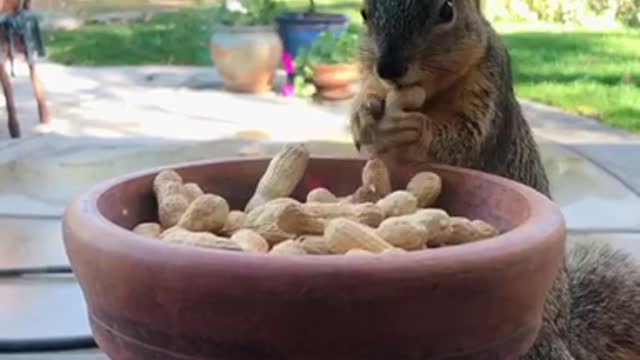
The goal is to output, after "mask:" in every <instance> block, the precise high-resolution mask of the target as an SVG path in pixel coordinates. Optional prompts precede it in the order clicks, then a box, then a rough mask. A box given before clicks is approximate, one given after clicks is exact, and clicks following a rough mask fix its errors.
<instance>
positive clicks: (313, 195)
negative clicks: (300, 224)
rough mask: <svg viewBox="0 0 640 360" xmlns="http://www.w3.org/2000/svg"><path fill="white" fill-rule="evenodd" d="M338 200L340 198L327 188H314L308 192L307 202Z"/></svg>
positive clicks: (331, 201) (329, 202)
mask: <svg viewBox="0 0 640 360" xmlns="http://www.w3.org/2000/svg"><path fill="white" fill-rule="evenodd" d="M338 201H340V200H339V199H338V198H337V197H336V196H335V195H334V194H333V193H332V192H331V191H329V190H327V189H325V188H318V189H313V190H311V191H310V192H309V193H308V194H307V203H324V204H333V203H337V202H338Z"/></svg>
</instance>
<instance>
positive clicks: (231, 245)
mask: <svg viewBox="0 0 640 360" xmlns="http://www.w3.org/2000/svg"><path fill="white" fill-rule="evenodd" d="M160 239H161V240H163V241H166V242H169V243H173V244H183V245H191V246H197V247H203V248H211V249H220V250H229V251H242V248H241V247H240V245H238V244H236V243H235V242H233V241H231V240H230V239H227V238H222V237H219V236H216V235H213V234H211V233H208V232H193V231H189V230H185V229H183V228H180V227H174V228H171V229H168V230H166V231H165V232H163V233H162V235H161V236H160Z"/></svg>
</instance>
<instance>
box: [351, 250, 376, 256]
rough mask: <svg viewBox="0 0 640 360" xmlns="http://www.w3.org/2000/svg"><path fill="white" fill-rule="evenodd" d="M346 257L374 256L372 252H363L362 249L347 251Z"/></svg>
mask: <svg viewBox="0 0 640 360" xmlns="http://www.w3.org/2000/svg"><path fill="white" fill-rule="evenodd" d="M345 255H346V256H367V255H373V253H372V252H371V251H367V250H362V249H351V250H349V251H347V253H346V254H345Z"/></svg>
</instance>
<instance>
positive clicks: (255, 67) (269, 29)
mask: <svg viewBox="0 0 640 360" xmlns="http://www.w3.org/2000/svg"><path fill="white" fill-rule="evenodd" d="M210 48H211V57H212V59H213V62H214V63H215V66H216V69H217V70H218V73H219V74H220V76H221V77H222V80H223V81H224V84H225V88H226V89H227V90H229V91H234V92H250V93H264V92H268V91H271V90H272V85H273V78H274V74H275V71H276V69H277V68H278V65H279V64H280V62H281V58H282V52H283V45H282V40H280V37H279V36H278V33H277V32H276V28H275V26H246V27H245V26H234V27H221V28H219V29H218V31H216V33H215V34H214V35H213V36H212V37H211V42H210Z"/></svg>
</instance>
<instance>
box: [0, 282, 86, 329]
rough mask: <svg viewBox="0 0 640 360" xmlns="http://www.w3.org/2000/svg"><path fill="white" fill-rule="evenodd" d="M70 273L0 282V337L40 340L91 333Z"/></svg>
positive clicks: (77, 290)
mask: <svg viewBox="0 0 640 360" xmlns="http://www.w3.org/2000/svg"><path fill="white" fill-rule="evenodd" d="M86 311H87V310H86V306H85V305H84V299H83V296H82V292H81V291H80V287H79V286H78V284H77V283H76V281H75V279H74V278H73V277H72V276H59V277H37V278H36V277H32V278H29V279H16V280H6V279H3V280H2V281H0V324H2V326H0V339H5V340H9V339H42V338H48V337H61V336H74V337H75V336H86V335H88V334H90V333H91V330H90V328H89V323H88V319H87V315H86Z"/></svg>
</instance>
